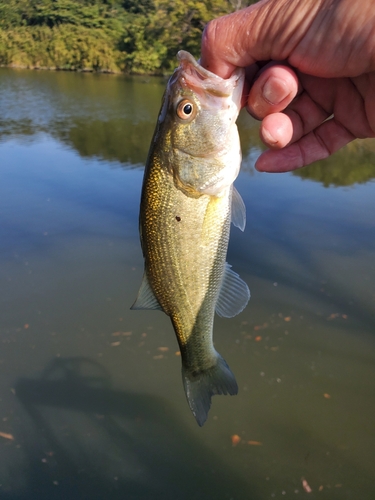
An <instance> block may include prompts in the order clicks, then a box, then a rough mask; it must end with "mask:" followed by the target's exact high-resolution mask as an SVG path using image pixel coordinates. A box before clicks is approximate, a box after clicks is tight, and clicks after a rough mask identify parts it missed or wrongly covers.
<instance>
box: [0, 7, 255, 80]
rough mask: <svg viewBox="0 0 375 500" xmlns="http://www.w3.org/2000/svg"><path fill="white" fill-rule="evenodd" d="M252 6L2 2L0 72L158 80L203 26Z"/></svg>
mask: <svg viewBox="0 0 375 500" xmlns="http://www.w3.org/2000/svg"><path fill="white" fill-rule="evenodd" d="M250 3H253V1H252V0H248V1H247V0H201V1H200V0H173V2H171V1H170V0H123V1H118V0H2V1H1V3H0V65H2V66H14V67H27V68H46V69H62V70H81V71H102V72H127V73H137V74H163V73H168V72H170V71H171V70H172V69H173V68H174V67H175V66H176V53H177V51H178V50H180V49H185V50H188V51H190V52H191V53H193V54H194V55H195V56H198V55H199V50H200V41H201V35H202V31H203V29H204V26H205V25H206V23H207V22H208V21H209V20H210V19H213V18H214V17H218V16H220V15H223V14H227V13H229V12H232V11H234V10H238V9H240V8H243V7H245V6H247V5H248V4H250Z"/></svg>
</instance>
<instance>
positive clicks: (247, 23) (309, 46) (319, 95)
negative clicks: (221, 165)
mask: <svg viewBox="0 0 375 500" xmlns="http://www.w3.org/2000/svg"><path fill="white" fill-rule="evenodd" d="M201 64H202V66H203V67H205V68H207V69H209V70H210V71H212V72H214V73H216V74H218V75H219V76H221V77H223V78H228V77H229V76H230V75H231V73H232V72H233V70H234V69H235V68H236V67H244V68H246V75H247V86H246V91H245V93H244V98H243V106H246V108H247V110H248V111H249V113H250V114H251V115H252V116H254V117H255V118H257V119H259V120H261V126H260V136H261V139H262V140H263V142H264V143H265V144H266V145H267V146H268V147H269V148H270V149H269V150H267V151H265V152H264V153H262V154H261V155H260V157H259V159H258V160H257V163H256V168H257V169H258V170H260V171H265V172H286V171H289V170H294V169H296V168H300V167H303V166H305V165H308V164H310V163H312V162H314V161H316V160H321V159H324V158H327V157H328V156H329V155H331V154H332V153H334V152H335V151H337V150H338V149H340V148H342V147H343V146H344V145H345V144H347V143H349V142H350V141H352V140H353V139H355V138H369V137H375V0H355V1H353V0H262V1H260V2H258V3H257V4H254V5H252V6H250V7H248V8H246V9H243V10H240V11H237V12H235V13H233V14H230V15H228V16H224V17H222V18H218V19H215V20H213V21H211V22H210V23H209V24H208V25H207V27H206V29H205V31H204V34H203V39H202V55H201Z"/></svg>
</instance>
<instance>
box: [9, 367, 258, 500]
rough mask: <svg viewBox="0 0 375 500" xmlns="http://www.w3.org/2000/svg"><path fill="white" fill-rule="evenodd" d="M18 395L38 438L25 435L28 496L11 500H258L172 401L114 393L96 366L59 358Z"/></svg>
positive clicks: (21, 386) (24, 382)
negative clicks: (191, 428) (182, 419)
mask: <svg viewBox="0 0 375 500" xmlns="http://www.w3.org/2000/svg"><path fill="white" fill-rule="evenodd" d="M15 389H16V394H17V397H18V398H19V400H20V402H21V403H22V405H23V407H24V409H25V410H26V412H27V414H28V416H29V417H30V418H31V420H32V423H33V425H34V427H35V429H36V434H35V435H33V439H32V440H30V438H29V436H27V437H26V436H25V441H26V443H27V444H26V445H25V448H26V450H27V452H26V456H27V460H28V465H27V467H26V468H27V470H26V471H25V474H24V475H25V477H26V478H27V479H26V484H27V491H26V492H24V493H21V494H12V493H10V492H8V493H5V494H4V495H3V496H2V499H4V500H5V499H6V500H24V499H25V500H26V499H30V498H38V499H53V498H64V499H65V498H90V499H92V498H111V499H116V498H121V499H137V500H138V499H145V500H146V499H150V500H151V499H159V498H160V499H161V498H163V499H171V500H172V499H173V500H175V499H177V498H178V499H179V500H185V499H186V500H193V499H197V500H199V499H207V498H215V499H228V500H229V499H233V500H234V499H235V498H245V497H246V498H247V499H249V500H251V499H253V498H254V499H255V498H257V497H256V496H254V493H252V492H251V491H249V487H248V485H247V484H245V483H244V482H242V481H241V479H239V478H238V477H236V474H235V473H233V472H232V471H231V470H230V469H229V468H227V467H226V465H225V463H223V462H222V461H220V460H219V459H218V458H217V457H216V456H215V455H214V453H213V452H212V451H210V450H208V449H206V448H205V447H204V445H203V444H202V442H201V441H200V440H197V439H195V437H194V436H193V434H192V433H191V432H190V431H189V430H188V429H187V428H185V427H184V426H183V424H182V423H181V422H180V421H179V419H178V417H177V416H176V414H174V412H173V410H172V408H170V406H169V405H168V403H166V402H165V401H163V400H162V399H160V398H157V397H154V396H150V395H146V394H143V395H141V394H136V393H131V392H123V391H120V390H115V389H113V388H112V387H111V382H110V376H109V373H108V372H107V371H106V370H105V369H104V368H103V367H102V366H101V365H100V364H99V363H97V362H95V361H92V360H90V359H88V358H83V357H82V358H80V357H78V358H65V359H62V358H58V359H55V360H54V361H53V362H52V363H51V364H50V365H49V366H48V367H47V368H46V369H45V370H44V373H43V374H42V376H41V377H40V378H39V379H27V378H21V379H19V380H18V382H17V384H16V386H15ZM238 495H239V496H238Z"/></svg>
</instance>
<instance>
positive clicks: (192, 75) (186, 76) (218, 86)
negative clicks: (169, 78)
mask: <svg viewBox="0 0 375 500" xmlns="http://www.w3.org/2000/svg"><path fill="white" fill-rule="evenodd" d="M177 59H178V60H179V63H180V65H179V67H178V69H177V70H176V72H177V73H178V75H176V76H177V78H180V79H181V83H182V85H183V86H186V87H188V88H190V89H191V90H193V91H195V92H198V93H200V92H202V90H203V91H204V92H207V93H208V94H211V95H212V96H214V97H224V98H225V97H230V96H232V95H233V92H234V89H235V88H236V87H240V88H239V89H238V92H236V93H237V94H239V95H240V96H241V94H242V87H243V81H244V70H243V69H242V68H237V69H236V70H235V71H234V72H233V73H232V75H231V76H230V77H229V78H227V79H224V78H221V77H220V76H218V75H215V73H211V71H209V70H207V69H205V68H203V66H201V65H200V64H199V61H196V59H195V58H194V57H193V56H192V55H191V54H190V53H189V52H186V51H185V50H180V51H179V52H178V54H177Z"/></svg>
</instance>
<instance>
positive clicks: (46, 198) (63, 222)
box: [0, 69, 375, 500]
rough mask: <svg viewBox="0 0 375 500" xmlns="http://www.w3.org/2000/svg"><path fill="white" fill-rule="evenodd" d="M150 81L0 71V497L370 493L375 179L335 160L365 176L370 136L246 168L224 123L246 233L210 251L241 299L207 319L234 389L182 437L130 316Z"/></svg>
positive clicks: (159, 368) (184, 415) (153, 358)
mask: <svg viewBox="0 0 375 500" xmlns="http://www.w3.org/2000/svg"><path fill="white" fill-rule="evenodd" d="M164 84H165V82H164V81H158V80H150V82H148V83H145V82H144V81H142V80H141V81H140V80H139V79H126V78H124V77H122V76H118V77H117V76H114V77H113V76H108V75H85V74H72V73H48V72H32V71H10V70H5V69H4V70H0V109H1V110H2V112H1V122H0V135H1V139H2V140H1V142H0V157H1V167H0V168H1V183H0V283H1V287H0V303H1V306H2V314H1V321H0V346H1V349H0V373H1V377H0V399H1V408H2V413H1V426H0V433H4V434H5V435H6V436H7V435H9V434H11V435H12V436H13V437H14V439H13V440H11V439H8V438H7V437H4V436H3V435H1V434H0V496H1V498H4V499H6V500H20V499H21V500H26V499H27V500H29V499H34V498H35V499H38V500H40V499H42V500H44V499H46V500H47V499H48V500H50V499H54V498H56V499H61V498H63V499H65V498H74V499H75V498H80V499H81V498H90V499H91V498H94V499H95V498H98V499H99V498H100V499H102V498H120V497H121V498H126V499H127V498H130V499H132V498H134V500H139V499H151V498H163V499H165V498H167V499H168V498H173V499H183V500H185V499H186V500H187V499H189V500H190V499H192V500H194V499H197V500H200V499H207V498H215V499H216V498H218V499H220V500H221V499H223V500H230V499H231V498H232V499H234V500H242V499H246V500H248V499H249V500H268V499H269V500H272V499H273V498H286V496H287V497H290V496H293V497H295V498H297V497H302V496H303V495H304V494H305V493H304V492H303V488H302V483H301V478H302V477H304V478H305V479H306V480H307V481H308V482H309V484H310V486H311V487H312V489H313V493H312V494H310V495H309V496H311V498H318V497H319V498H320V499H323V500H342V499H348V500H349V499H353V500H354V499H355V500H356V499H357V498H361V500H373V498H374V487H373V476H374V463H375V457H374V450H375V434H374V432H375V431H374V425H373V420H374V413H375V398H374V394H375V387H374V380H375V377H374V366H375V344H374V342H375V336H374V327H375V312H374V311H375V293H374V283H375V266H374V262H375V259H374V257H375V237H374V235H375V232H374V229H375V217H374V212H375V197H374V188H375V184H374V182H369V181H367V182H363V183H362V184H360V183H359V182H360V180H359V178H358V177H355V178H354V177H353V178H350V177H349V176H348V175H349V174H348V173H349V172H350V165H349V164H348V167H347V169H346V167H345V168H344V170H343V172H346V173H345V175H344V174H343V175H344V177H340V175H341V174H340V169H339V165H341V163H345V161H347V162H349V161H352V169H351V170H352V171H353V172H354V174H353V175H357V174H356V171H357V169H358V170H361V169H362V164H363V163H364V164H365V167H366V168H365V170H366V175H363V176H362V177H361V179H362V180H363V181H365V180H366V179H370V178H371V177H372V176H373V174H372V173H371V169H370V167H369V165H368V163H369V162H370V161H371V158H372V156H371V155H372V154H373V149H370V148H371V147H373V146H371V143H370V142H366V143H358V144H355V145H351V146H349V147H348V148H347V149H346V150H344V151H343V152H342V153H339V154H337V155H335V156H334V157H333V158H332V159H331V160H329V161H328V162H325V163H322V164H321V166H319V164H318V167H319V168H320V170H319V169H318V170H319V172H318V173H315V174H314V168H315V169H316V168H317V167H316V166H312V167H310V169H311V170H310V169H308V170H306V169H305V170H301V171H299V172H297V173H295V174H293V175H292V174H283V175H267V174H260V173H258V172H256V171H255V170H254V162H255V160H256V158H257V156H258V155H259V152H260V151H261V149H262V145H261V143H260V140H259V137H258V130H257V125H256V123H255V122H254V121H253V120H251V119H250V118H249V117H248V116H246V114H245V113H244V114H242V115H241V117H240V120H239V121H240V133H241V140H242V144H243V147H244V161H243V168H242V173H241V174H240V177H239V179H238V181H237V188H238V189H239V191H240V193H241V194H242V196H243V198H244V201H245V204H246V207H247V227H246V230H245V232H244V233H240V231H237V230H236V229H233V231H232V234H231V241H230V247H229V254H228V262H230V264H232V265H233V268H234V269H235V270H236V272H238V273H239V274H240V275H241V277H242V278H243V279H244V280H245V281H246V282H247V283H248V284H249V286H250V289H251V291H252V299H251V301H250V303H249V306H248V307H247V308H246V309H245V311H243V313H241V315H239V316H237V317H235V318H232V319H231V320H225V319H223V318H216V320H215V328H214V339H215V343H216V345H217V348H218V350H219V351H220V352H222V354H223V355H224V356H225V358H226V359H227V361H228V363H229V364H230V365H231V367H233V370H234V372H235V374H236V378H237V380H238V383H239V389H240V390H239V394H238V396H236V397H235V398H219V397H218V398H213V402H212V409H211V411H210V415H209V419H208V421H207V423H206V424H205V427H204V428H202V429H200V428H198V426H197V425H196V423H195V421H194V418H193V417H192V415H191V413H190V411H189V409H188V407H187V404H186V399H185V396H184V394H183V390H182V387H181V373H180V359H179V358H178V357H177V356H176V355H175V351H176V350H177V345H176V339H175V336H174V334H173V330H172V328H171V325H170V321H169V319H168V318H167V317H166V316H165V315H163V314H161V313H158V312H152V311H150V312H147V311H146V312H144V313H142V314H135V313H133V312H131V311H129V307H130V305H131V304H132V302H133V301H134V297H135V296H136V293H137V291H138V287H139V282H140V280H141V276H142V268H143V263H142V254H141V249H140V245H139V236H138V221H137V219H138V204H139V196H140V189H141V182H142V170H141V168H140V166H141V165H143V164H144V161H145V159H146V155H147V151H148V145H149V141H150V139H151V135H152V132H153V128H154V123H155V120H156V115H157V113H158V109H159V105H160V98H161V94H162V92H163V89H164ZM355 148H357V149H355ZM329 164H330V165H331V167H332V168H333V169H334V170H335V172H336V173H335V177H331V180H329V178H328V177H324V175H325V174H326V173H327V172H328V171H327V172H325V171H324V170H323V165H324V166H326V165H328V166H329ZM114 166H115V167H119V168H113V167H114ZM367 167H368V169H367ZM309 172H310V173H309ZM302 173H303V175H306V176H309V175H310V180H309V181H308V182H305V181H304V180H303V179H301V175H302ZM327 175H328V173H327ZM361 175H362V174H361ZM345 176H346V177H347V179H345ZM327 179H328V180H327ZM332 179H333V180H332ZM311 181H314V182H311ZM315 181H318V182H315ZM351 182H355V184H353V187H352V188H350V189H348V188H346V187H340V186H339V184H340V183H341V184H342V185H344V184H345V185H347V184H348V183H351ZM323 183H325V184H327V185H329V188H328V189H327V188H325V187H324V186H323V185H322V184H323ZM333 183H336V184H337V186H338V187H335V188H334V189H333V188H331V186H332V184H333ZM160 347H161V348H162V350H160ZM51 360H53V361H51ZM233 434H237V435H239V436H240V439H241V441H240V443H239V444H238V446H235V447H233V446H232V444H231V436H232V435H233ZM254 441H256V442H261V443H262V444H261V445H259V446H253V445H251V444H249V442H250V443H251V442H254ZM321 487H322V488H323V489H321ZM297 492H298V493H297ZM285 495H286V496H285ZM306 495H307V494H306Z"/></svg>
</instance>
